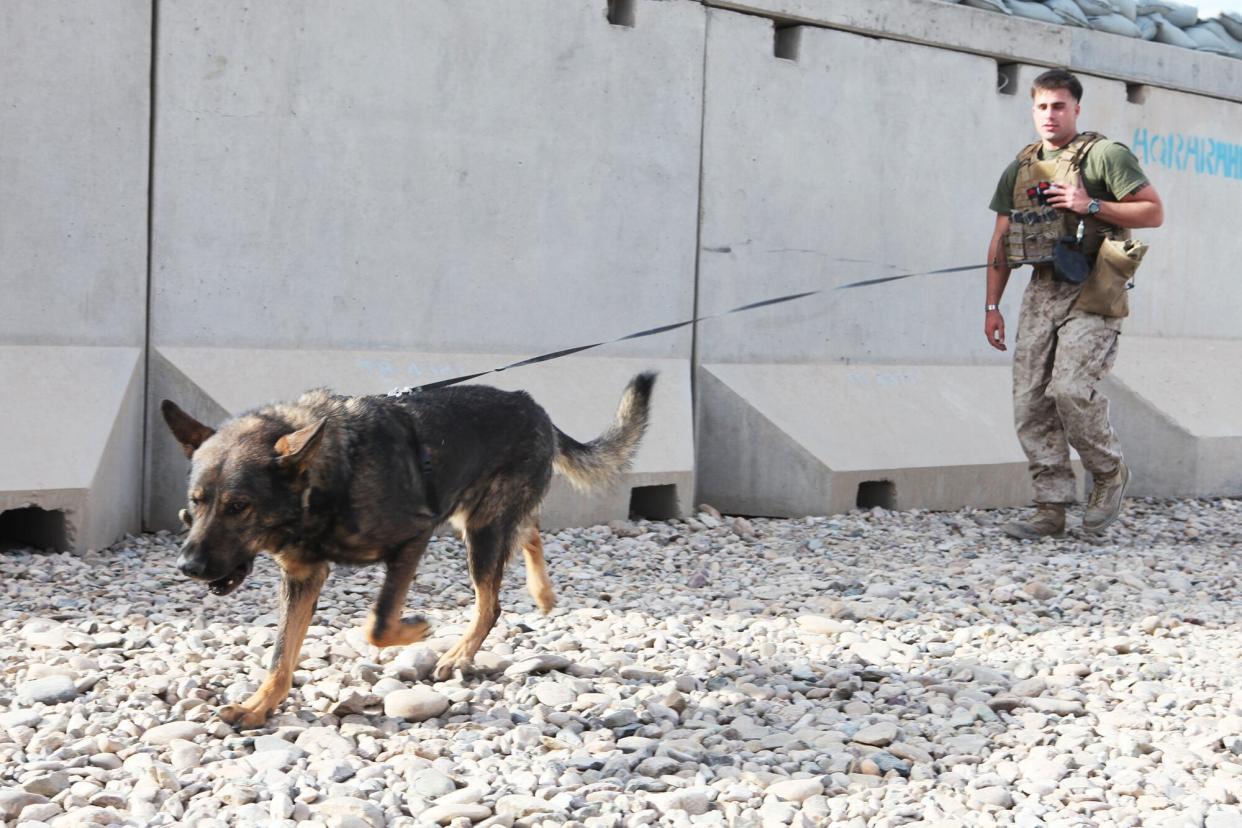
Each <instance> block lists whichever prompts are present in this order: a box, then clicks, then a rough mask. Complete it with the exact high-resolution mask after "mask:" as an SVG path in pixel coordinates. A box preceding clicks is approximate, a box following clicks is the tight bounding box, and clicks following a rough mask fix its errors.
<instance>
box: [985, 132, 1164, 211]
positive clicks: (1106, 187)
mask: <svg viewBox="0 0 1242 828" xmlns="http://www.w3.org/2000/svg"><path fill="white" fill-rule="evenodd" d="M1063 151H1064V150H1056V151H1055V152H1052V153H1047V154H1045V151H1044V150H1042V149H1041V150H1040V159H1041V160H1048V161H1051V160H1052V159H1054V158H1056V157H1057V156H1058V155H1060V154H1061V153H1062V152H1063ZM1017 180H1018V159H1016V158H1015V159H1014V160H1013V161H1011V162H1009V166H1008V167H1006V168H1005V172H1004V173H1003V174H1002V175H1001V177H1000V183H998V184H997V185H996V192H995V193H994V194H993V195H992V203H991V205H989V206H990V207H991V208H992V212H994V213H1011V212H1013V185H1014V183H1015V182H1016V181H1017ZM1082 183H1083V186H1085V187H1086V188H1087V194H1088V195H1090V196H1091V197H1092V198H1098V199H1102V200H1103V201H1120V200H1121V199H1123V198H1125V197H1126V196H1128V195H1130V193H1133V192H1135V191H1136V190H1138V189H1139V188H1140V187H1142V186H1143V185H1144V184H1146V183H1147V176H1146V175H1144V174H1143V168H1142V167H1140V166H1139V162H1138V159H1137V158H1135V157H1134V153H1132V152H1130V148H1129V147H1127V146H1126V145H1125V144H1119V143H1117V142H1116V141H1109V140H1108V139H1106V138H1105V139H1101V140H1100V141H1099V142H1097V143H1096V144H1095V145H1094V146H1093V147H1091V149H1089V150H1088V151H1087V157H1086V159H1085V160H1084V161H1083V165H1082Z"/></svg>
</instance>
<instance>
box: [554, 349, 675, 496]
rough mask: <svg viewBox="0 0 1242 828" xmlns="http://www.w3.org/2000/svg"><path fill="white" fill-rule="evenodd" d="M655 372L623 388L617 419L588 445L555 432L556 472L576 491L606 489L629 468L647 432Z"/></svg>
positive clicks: (635, 378) (644, 373)
mask: <svg viewBox="0 0 1242 828" xmlns="http://www.w3.org/2000/svg"><path fill="white" fill-rule="evenodd" d="M655 379H656V375H655V372H654V371H644V372H643V373H641V374H639V375H638V376H636V377H634V379H632V380H630V384H629V385H627V386H626V387H625V393H624V394H622V395H621V402H620V404H619V405H618V406H617V418H616V420H615V421H614V422H613V424H612V426H610V427H609V429H608V430H607V431H605V432H604V433H603V434H601V435H600V436H598V437H596V438H595V439H594V440H592V441H591V442H589V443H579V442H578V441H577V440H575V439H574V438H573V437H570V436H569V435H568V434H566V433H565V432H563V431H561V430H560V429H559V428H558V429H556V442H557V449H556V458H555V460H553V464H554V465H555V467H556V470H557V471H559V472H560V473H561V474H563V475H565V476H566V477H568V478H569V482H570V483H572V484H573V485H574V487H575V488H578V489H582V490H588V489H597V488H601V487H604V486H607V485H609V484H611V483H612V482H614V481H615V480H616V479H617V478H618V477H620V476H621V473H622V472H624V471H626V470H627V469H629V467H630V462H631V461H632V460H633V459H634V454H635V452H637V451H638V441H639V440H641V439H642V437H643V432H645V431H646V430H647V414H648V412H649V410H650V408H651V388H652V386H654V385H655Z"/></svg>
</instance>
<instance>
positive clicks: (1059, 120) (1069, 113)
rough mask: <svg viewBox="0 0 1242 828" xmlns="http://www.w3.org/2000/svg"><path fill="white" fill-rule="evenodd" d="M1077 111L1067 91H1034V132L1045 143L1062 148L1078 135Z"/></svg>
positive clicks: (1032, 110) (1032, 106) (1076, 103)
mask: <svg viewBox="0 0 1242 828" xmlns="http://www.w3.org/2000/svg"><path fill="white" fill-rule="evenodd" d="M1078 109H1079V107H1078V101H1076V100H1074V96H1073V95H1071V94H1070V92H1069V90H1068V89H1036V90H1035V97H1034V99H1033V100H1032V104H1031V114H1032V115H1033V116H1034V118H1035V131H1036V132H1038V133H1039V137H1040V138H1042V139H1044V142H1045V143H1047V144H1051V145H1052V146H1054V147H1060V146H1064V145H1065V144H1066V143H1068V142H1069V140H1070V139H1071V138H1073V137H1074V136H1075V135H1077V134H1078Z"/></svg>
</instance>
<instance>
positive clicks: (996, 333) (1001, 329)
mask: <svg viewBox="0 0 1242 828" xmlns="http://www.w3.org/2000/svg"><path fill="white" fill-rule="evenodd" d="M1008 232H1009V214H1008V213H997V214H996V227H994V228H993V230H992V242H991V244H989V245H988V286H987V304H989V305H997V306H998V307H997V309H996V310H990V311H987V312H986V315H985V316H984V319H983V334H984V336H986V337H987V338H988V344H989V345H991V346H992V347H993V348H995V349H996V350H998V351H1003V350H1005V318H1004V317H1003V316H1002V315H1001V312H1000V308H999V305H1000V300H1001V295H1002V294H1004V292H1005V285H1007V284H1009V272H1010V267H1009V261H1008V260H1007V259H1006V258H1005V235H1006V234H1007V233H1008Z"/></svg>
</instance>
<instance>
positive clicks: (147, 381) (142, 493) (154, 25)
mask: <svg viewBox="0 0 1242 828" xmlns="http://www.w3.org/2000/svg"><path fill="white" fill-rule="evenodd" d="M159 10H160V2H159V0H151V37H150V41H149V46H150V49H151V58H150V66H149V68H148V73H149V74H148V85H147V278H146V287H147V290H146V310H145V312H144V314H143V327H144V330H143V338H142V399H141V400H140V404H141V405H142V439H141V440H140V441H139V446H138V451H139V454H138V462H139V465H138V468H139V469H140V471H141V474H139V476H138V477H139V483H138V491H139V500H138V503H139V504H140V505H139V518H138V520H139V525H140V526H142V528H144V529H145V528H146V527H145V526H143V523H144V522H145V520H144V519H145V512H146V506H145V504H146V502H147V473H146V463H147V440H148V439H149V436H150V435H149V431H150V427H151V422H150V411H151V406H150V400H149V396H150V393H151V293H152V285H151V280H152V275H153V273H154V270H155V268H154V260H155V256H154V253H155V103H156V67H157V66H158V65H159V22H160V14H159Z"/></svg>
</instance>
